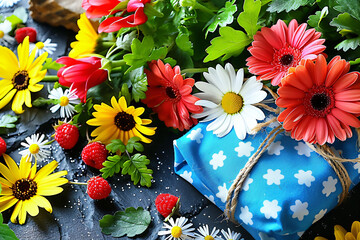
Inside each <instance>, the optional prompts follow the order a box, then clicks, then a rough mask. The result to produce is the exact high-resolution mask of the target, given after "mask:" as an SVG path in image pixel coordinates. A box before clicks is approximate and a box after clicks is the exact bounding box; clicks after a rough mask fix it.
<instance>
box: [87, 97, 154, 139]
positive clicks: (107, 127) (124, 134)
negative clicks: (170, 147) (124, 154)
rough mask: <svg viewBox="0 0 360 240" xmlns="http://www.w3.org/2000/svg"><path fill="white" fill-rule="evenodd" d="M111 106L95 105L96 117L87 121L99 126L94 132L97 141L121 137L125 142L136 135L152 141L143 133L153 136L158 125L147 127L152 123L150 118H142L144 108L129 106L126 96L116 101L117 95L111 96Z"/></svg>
mask: <svg viewBox="0 0 360 240" xmlns="http://www.w3.org/2000/svg"><path fill="white" fill-rule="evenodd" d="M111 105H112V107H111V106H109V105H106V104H105V103H101V105H98V104H96V105H94V109H95V110H96V112H94V113H93V116H94V117H95V118H93V119H90V120H88V121H87V124H89V125H91V126H99V127H98V128H96V129H95V130H94V131H93V132H92V133H91V136H92V137H95V136H97V137H96V138H95V141H100V142H102V143H103V144H108V143H110V142H111V140H113V139H120V140H121V141H123V143H124V144H127V142H128V140H129V139H130V138H132V137H134V136H137V137H139V138H140V139H141V141H143V142H145V143H150V142H151V140H150V139H148V138H146V137H144V135H143V134H145V135H148V136H151V135H154V134H155V129H156V127H145V126H144V125H148V124H150V123H151V120H150V119H141V118H140V117H139V116H140V115H141V114H143V112H144V108H142V107H139V108H135V107H133V106H130V107H127V105H126V100H125V97H121V98H120V99H119V101H118V102H117V101H116V98H115V97H112V98H111Z"/></svg>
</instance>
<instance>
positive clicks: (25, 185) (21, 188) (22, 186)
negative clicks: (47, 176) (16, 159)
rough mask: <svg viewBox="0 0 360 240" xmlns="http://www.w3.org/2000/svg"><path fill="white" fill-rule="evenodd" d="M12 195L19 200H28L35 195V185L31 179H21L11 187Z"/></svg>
mask: <svg viewBox="0 0 360 240" xmlns="http://www.w3.org/2000/svg"><path fill="white" fill-rule="evenodd" d="M11 189H12V191H13V195H14V197H15V198H17V199H19V200H22V201H23V200H28V199H30V198H31V197H32V196H34V195H36V193H37V184H36V182H34V181H33V180H32V179H26V178H22V179H19V180H17V181H16V182H15V183H14V185H13V186H12V187H11Z"/></svg>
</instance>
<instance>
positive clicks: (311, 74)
mask: <svg viewBox="0 0 360 240" xmlns="http://www.w3.org/2000/svg"><path fill="white" fill-rule="evenodd" d="M349 69H350V64H349V63H347V62H346V61H345V60H342V59H340V57H339V56H337V57H334V58H333V59H332V60H331V61H330V62H329V64H327V63H326V60H325V57H324V56H323V55H319V56H318V57H317V59H316V61H315V63H314V62H313V61H311V60H303V61H301V63H300V65H299V66H297V67H296V68H291V69H290V70H289V74H288V75H287V76H286V77H285V78H283V80H282V81H281V84H282V86H281V87H280V88H279V90H278V94H279V96H280V97H279V98H278V99H277V100H276V104H277V105H278V106H279V107H282V108H286V109H285V110H284V111H283V112H282V113H281V114H280V115H279V117H278V120H279V121H280V122H284V124H283V127H284V129H285V130H288V131H291V136H292V137H293V138H295V139H296V140H304V141H306V142H309V143H318V144H320V145H323V144H324V143H325V142H328V143H333V142H334V141H335V136H336V137H337V138H338V139H340V140H341V141H345V139H346V138H349V137H351V136H352V131H351V129H350V126H352V127H355V128H358V127H360V120H359V119H358V118H357V117H356V116H358V115H359V114H360V81H359V76H360V73H358V72H350V73H349Z"/></svg>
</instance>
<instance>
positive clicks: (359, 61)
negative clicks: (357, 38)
mask: <svg viewBox="0 0 360 240" xmlns="http://www.w3.org/2000/svg"><path fill="white" fill-rule="evenodd" d="M349 63H350V65H357V64H359V63H360V58H357V59H355V60H354V61H350V62H349Z"/></svg>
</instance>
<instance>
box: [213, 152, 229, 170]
mask: <svg viewBox="0 0 360 240" xmlns="http://www.w3.org/2000/svg"><path fill="white" fill-rule="evenodd" d="M225 159H226V156H225V155H224V151H220V152H219V153H214V154H213V155H212V159H211V160H210V165H212V166H213V169H214V170H216V169H217V168H218V167H223V166H224V160H225Z"/></svg>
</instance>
